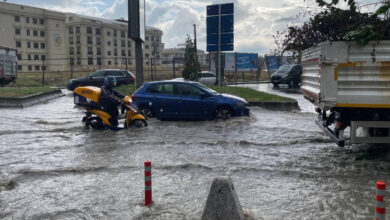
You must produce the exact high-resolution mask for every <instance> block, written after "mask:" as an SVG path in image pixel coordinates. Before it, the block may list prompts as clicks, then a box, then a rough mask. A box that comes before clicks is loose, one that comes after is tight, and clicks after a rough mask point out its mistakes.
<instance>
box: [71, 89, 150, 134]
mask: <svg viewBox="0 0 390 220" xmlns="http://www.w3.org/2000/svg"><path fill="white" fill-rule="evenodd" d="M73 92H74V103H75V104H76V105H78V106H83V107H86V109H87V112H86V116H85V117H84V118H83V120H82V122H83V124H84V125H85V126H86V127H88V128H94V129H99V130H104V129H113V130H118V128H115V127H113V126H112V125H111V123H110V120H109V119H110V118H111V115H110V114H109V113H107V112H105V111H103V109H102V107H101V106H100V105H98V103H99V97H100V93H101V90H100V88H98V87H93V86H86V87H78V88H76V89H75V90H74V91H73ZM121 102H122V105H121V108H122V113H124V112H126V114H125V118H126V120H125V123H124V128H129V127H136V128H141V127H146V126H148V124H147V122H146V118H145V117H144V116H143V115H142V114H140V113H138V110H137V107H135V106H134V105H133V104H132V102H131V99H130V97H128V96H125V98H123V99H122V100H121Z"/></svg>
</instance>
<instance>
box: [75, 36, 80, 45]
mask: <svg viewBox="0 0 390 220" xmlns="http://www.w3.org/2000/svg"><path fill="white" fill-rule="evenodd" d="M76 44H80V36H76Z"/></svg>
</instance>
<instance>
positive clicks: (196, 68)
mask: <svg viewBox="0 0 390 220" xmlns="http://www.w3.org/2000/svg"><path fill="white" fill-rule="evenodd" d="M197 44H198V41H197V39H196V24H194V48H195V79H196V78H197V75H198V46H197Z"/></svg>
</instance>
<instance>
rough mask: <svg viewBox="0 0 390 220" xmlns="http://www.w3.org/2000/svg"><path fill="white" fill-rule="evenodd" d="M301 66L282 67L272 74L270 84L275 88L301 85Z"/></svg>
mask: <svg viewBox="0 0 390 220" xmlns="http://www.w3.org/2000/svg"><path fill="white" fill-rule="evenodd" d="M301 75H302V66H301V65H299V64H295V65H283V66H281V67H279V69H278V70H277V71H276V72H275V73H274V74H272V76H271V83H272V84H273V85H274V86H275V87H277V86H279V84H287V85H288V86H289V87H297V86H299V84H300V83H301Z"/></svg>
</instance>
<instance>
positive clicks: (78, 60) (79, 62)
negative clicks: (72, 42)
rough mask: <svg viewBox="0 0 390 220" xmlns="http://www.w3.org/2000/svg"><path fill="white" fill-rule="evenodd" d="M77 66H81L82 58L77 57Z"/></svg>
mask: <svg viewBox="0 0 390 220" xmlns="http://www.w3.org/2000/svg"><path fill="white" fill-rule="evenodd" d="M77 65H81V57H77Z"/></svg>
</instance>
